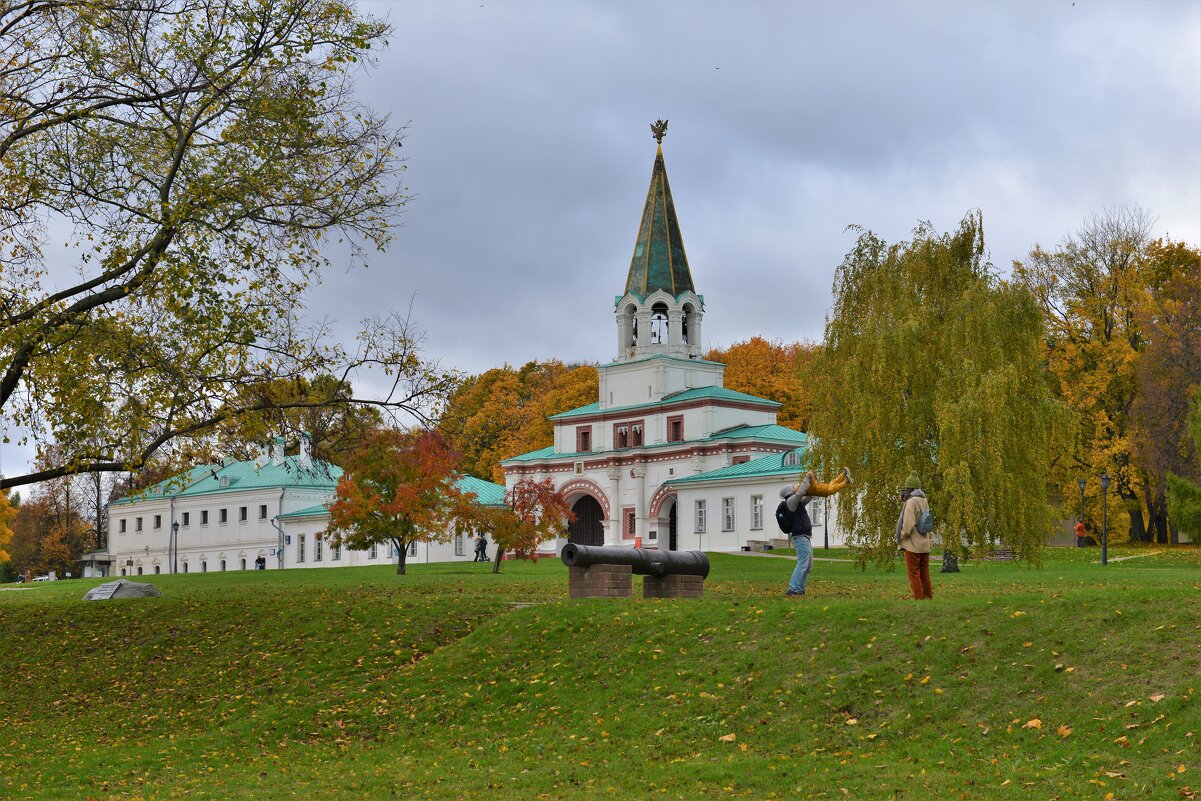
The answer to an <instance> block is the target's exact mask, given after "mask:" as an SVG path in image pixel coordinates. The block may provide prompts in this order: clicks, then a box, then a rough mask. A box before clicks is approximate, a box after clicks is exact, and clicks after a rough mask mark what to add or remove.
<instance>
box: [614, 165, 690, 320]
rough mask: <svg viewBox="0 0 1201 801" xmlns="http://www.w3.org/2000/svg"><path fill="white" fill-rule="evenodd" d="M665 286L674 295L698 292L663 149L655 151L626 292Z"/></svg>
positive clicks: (643, 293) (638, 292)
mask: <svg viewBox="0 0 1201 801" xmlns="http://www.w3.org/2000/svg"><path fill="white" fill-rule="evenodd" d="M660 289H662V290H663V291H664V292H667V293H668V294H670V295H671V296H672V297H679V296H680V295H682V294H684V293H685V292H695V291H696V290H695V289H693V286H692V273H691V272H689V270H688V256H687V255H686V254H685V253H684V239H683V237H681V236H680V223H679V220H677V219H676V207H675V204H674V203H673V202H672V199H671V186H670V185H669V184H668V183H667V167H666V166H665V165H664V163H663V148H662V147H660V148H659V149H658V152H657V153H656V154H655V164H654V166H653V167H652V168H651V185H650V188H649V189H648V190H647V192H646V205H645V207H644V208H643V210H642V223H641V224H640V225H639V226H638V241H637V242H636V243H635V244H634V256H633V258H631V259H630V274H629V276H628V277H627V278H626V294H629V293H631V292H633V293H634V294H636V295H638V296H640V297H644V298H645V297H646V296H647V295H649V294H651V293H652V292H655V291H657V290H660Z"/></svg>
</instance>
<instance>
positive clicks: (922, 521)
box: [897, 470, 934, 601]
mask: <svg viewBox="0 0 1201 801" xmlns="http://www.w3.org/2000/svg"><path fill="white" fill-rule="evenodd" d="M933 529H934V516H933V515H932V514H931V513H930V503H929V501H927V500H926V494H925V493H924V492H922V480H921V478H920V477H918V474H917V471H916V470H914V471H913V472H912V473H910V474H909V478H907V479H905V486H904V488H903V489H902V490H901V516H900V517H899V518H897V547H898V548H900V549H901V551H902V552H903V553H904V554H905V572H906V573H908V574H909V587H910V588H911V589H912V590H913V597H914V598H915V599H916V600H919V601H920V600H923V599H926V600H932V599H933V598H934V593H933V591H932V590H931V588H930V532H931V531H933Z"/></svg>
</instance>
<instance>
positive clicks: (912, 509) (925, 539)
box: [901, 496, 930, 553]
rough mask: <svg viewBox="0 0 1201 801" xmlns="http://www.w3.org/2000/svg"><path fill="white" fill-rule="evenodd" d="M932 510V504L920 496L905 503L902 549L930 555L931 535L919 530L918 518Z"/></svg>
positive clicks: (902, 517) (902, 522) (902, 516)
mask: <svg viewBox="0 0 1201 801" xmlns="http://www.w3.org/2000/svg"><path fill="white" fill-rule="evenodd" d="M929 510H930V502H929V501H927V500H926V499H925V498H922V497H920V496H913V497H911V498H909V500H907V501H905V507H904V509H903V511H902V512H901V547H902V548H904V549H905V550H906V551H909V552H911V553H930V535H929V534H921V533H919V532H918V530H917V521H918V518H920V517H921V516H922V514H924V513H925V512H927V511H929Z"/></svg>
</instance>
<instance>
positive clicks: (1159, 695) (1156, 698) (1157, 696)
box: [1151, 693, 1163, 704]
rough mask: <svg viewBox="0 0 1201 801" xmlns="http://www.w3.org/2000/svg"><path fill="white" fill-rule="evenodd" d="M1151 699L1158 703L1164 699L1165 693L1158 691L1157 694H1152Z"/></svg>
mask: <svg viewBox="0 0 1201 801" xmlns="http://www.w3.org/2000/svg"><path fill="white" fill-rule="evenodd" d="M1151 700H1152V701H1154V702H1155V703H1157V704H1158V703H1159V702H1160V701H1162V700H1163V693H1156V694H1155V695H1153V696H1151Z"/></svg>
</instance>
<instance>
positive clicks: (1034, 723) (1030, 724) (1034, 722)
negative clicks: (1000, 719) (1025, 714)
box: [1022, 718, 1043, 729]
mask: <svg viewBox="0 0 1201 801" xmlns="http://www.w3.org/2000/svg"><path fill="white" fill-rule="evenodd" d="M1042 727H1043V722H1042V721H1041V720H1039V719H1038V718H1031V719H1030V720H1028V721H1026V722H1025V723H1024V724H1023V725H1022V728H1023V729H1041V728H1042Z"/></svg>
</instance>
